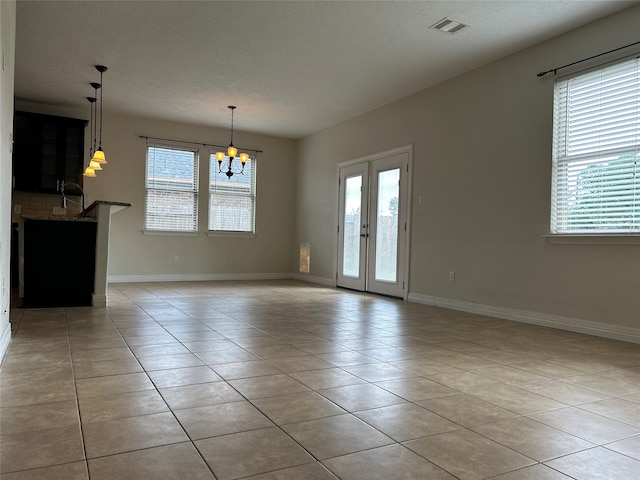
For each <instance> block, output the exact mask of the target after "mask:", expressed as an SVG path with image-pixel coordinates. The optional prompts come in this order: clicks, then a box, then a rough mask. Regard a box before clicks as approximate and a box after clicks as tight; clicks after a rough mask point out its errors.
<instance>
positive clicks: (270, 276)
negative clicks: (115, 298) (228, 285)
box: [107, 273, 292, 283]
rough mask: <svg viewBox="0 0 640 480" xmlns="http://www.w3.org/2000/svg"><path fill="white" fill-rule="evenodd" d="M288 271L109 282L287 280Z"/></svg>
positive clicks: (114, 279)
mask: <svg viewBox="0 0 640 480" xmlns="http://www.w3.org/2000/svg"><path fill="white" fill-rule="evenodd" d="M290 278H292V277H291V274H290V273H219V274H218V273H202V274H200V273H196V274H179V273H177V274H167V275H109V278H108V279H107V281H108V282H109V283H153V282H208V281H214V280H287V279H290Z"/></svg>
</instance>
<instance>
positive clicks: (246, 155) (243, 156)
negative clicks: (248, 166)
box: [240, 153, 249, 165]
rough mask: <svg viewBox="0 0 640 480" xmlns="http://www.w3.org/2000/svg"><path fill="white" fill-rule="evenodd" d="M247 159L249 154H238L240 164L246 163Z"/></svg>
mask: <svg viewBox="0 0 640 480" xmlns="http://www.w3.org/2000/svg"><path fill="white" fill-rule="evenodd" d="M247 160H249V154H248V153H241V154H240V162H242V165H244V164H245V163H247Z"/></svg>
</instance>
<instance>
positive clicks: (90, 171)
mask: <svg viewBox="0 0 640 480" xmlns="http://www.w3.org/2000/svg"><path fill="white" fill-rule="evenodd" d="M82 175H83V176H85V177H95V176H96V171H95V170H94V169H93V168H91V167H87V168H85V169H84V173H83V174H82Z"/></svg>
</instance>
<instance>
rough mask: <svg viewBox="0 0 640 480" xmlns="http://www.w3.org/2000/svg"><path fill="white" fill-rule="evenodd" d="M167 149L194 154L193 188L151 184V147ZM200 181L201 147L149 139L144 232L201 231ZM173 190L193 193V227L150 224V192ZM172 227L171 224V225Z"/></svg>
mask: <svg viewBox="0 0 640 480" xmlns="http://www.w3.org/2000/svg"><path fill="white" fill-rule="evenodd" d="M152 148H157V149H166V150H176V151H181V152H190V153H192V154H193V167H192V168H193V182H192V188H191V189H184V188H167V186H164V187H160V186H151V185H150V179H149V158H150V157H149V156H150V149H152ZM199 183H200V149H199V148H197V147H194V146H190V145H182V144H174V143H169V142H158V141H154V142H151V141H148V142H147V144H146V158H145V200H144V227H143V232H144V233H145V234H151V235H183V236H195V235H198V231H199V216H198V211H199V202H200V195H199V188H200V186H199ZM167 185H171V182H167ZM150 191H156V192H164V193H167V192H171V193H173V194H179V193H185V192H190V193H192V194H193V217H192V219H193V228H188V229H180V228H159V227H155V228H153V227H150V226H149V215H150V213H151V212H150V210H149V209H150V204H149V192H150ZM169 223H170V222H169ZM169 227H170V225H169Z"/></svg>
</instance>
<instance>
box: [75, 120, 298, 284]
mask: <svg viewBox="0 0 640 480" xmlns="http://www.w3.org/2000/svg"><path fill="white" fill-rule="evenodd" d="M140 135H145V136H153V137H162V138H170V139H178V140H188V141H197V142H205V143H216V144H222V145H224V144H226V143H227V138H228V130H225V129H217V130H216V129H212V128H209V127H202V126H190V125H181V124H175V123H168V122H162V121H156V120H149V119H140V118H132V117H126V116H111V115H107V116H105V126H104V136H103V138H104V140H103V147H104V149H105V152H106V153H107V155H108V157H107V160H108V162H109V163H108V165H107V166H106V168H105V169H104V170H103V171H102V172H99V176H98V177H96V178H92V179H88V180H87V181H86V182H85V184H86V185H87V189H86V190H87V192H88V193H89V194H90V195H91V198H92V200H112V201H118V202H127V203H131V204H132V207H131V208H128V209H126V210H123V211H121V212H119V213H116V214H114V215H113V216H112V220H111V242H110V259H109V276H110V277H112V278H116V279H120V280H127V279H128V278H131V277H140V276H142V277H149V278H150V279H151V278H153V277H158V276H173V277H174V278H178V279H179V278H182V279H189V278H196V277H197V276H199V275H200V276H220V277H225V276H226V277H228V278H231V277H237V276H238V275H242V274H250V275H254V276H255V275H267V276H269V275H274V274H289V272H290V271H291V256H290V252H291V248H292V247H291V245H292V239H293V221H294V208H295V204H294V199H295V185H296V184H295V174H296V171H295V144H294V142H293V141H291V140H282V139H276V138H273V137H267V136H260V135H252V134H247V133H244V132H242V131H236V132H235V143H236V144H237V145H238V146H241V147H247V148H255V149H259V150H264V153H261V154H259V156H258V163H257V177H256V178H257V186H256V191H257V207H256V236H255V237H253V238H246V237H237V236H235V237H209V236H207V234H206V228H207V190H206V188H207V187H206V185H207V178H208V170H207V165H208V162H207V157H208V155H207V153H206V152H208V150H206V151H205V150H203V151H202V153H201V155H200V192H201V193H200V201H199V206H200V209H199V225H200V228H199V234H198V235H197V236H175V235H145V234H144V233H143V232H142V228H143V224H144V198H145V189H144V181H145V154H146V143H145V140H143V139H140V138H139V136H140ZM175 255H178V257H179V262H178V263H174V261H173V257H174V256H175Z"/></svg>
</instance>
